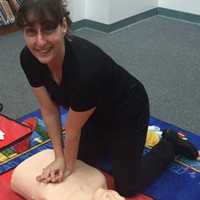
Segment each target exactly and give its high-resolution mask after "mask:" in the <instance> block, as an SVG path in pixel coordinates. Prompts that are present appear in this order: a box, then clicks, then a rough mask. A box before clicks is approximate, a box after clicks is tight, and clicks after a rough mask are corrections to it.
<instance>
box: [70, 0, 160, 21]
mask: <svg viewBox="0 0 200 200" xmlns="http://www.w3.org/2000/svg"><path fill="white" fill-rule="evenodd" d="M66 1H68V4H69V10H70V12H71V18H72V20H73V21H79V20H81V19H89V20H92V21H96V22H101V23H104V24H111V23H114V22H117V21H119V20H122V19H125V18H127V17H130V16H134V15H136V14H139V13H141V12H144V11H147V10H150V9H152V8H155V7H157V5H158V0H66Z"/></svg>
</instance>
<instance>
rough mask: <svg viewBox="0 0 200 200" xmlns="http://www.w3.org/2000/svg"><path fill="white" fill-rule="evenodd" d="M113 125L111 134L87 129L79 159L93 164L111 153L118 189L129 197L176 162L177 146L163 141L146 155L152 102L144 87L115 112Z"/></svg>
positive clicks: (130, 93) (91, 127)
mask: <svg viewBox="0 0 200 200" xmlns="http://www.w3.org/2000/svg"><path fill="white" fill-rule="evenodd" d="M112 122H113V126H112V129H111V130H109V131H106V130H99V129H98V130H97V129H95V126H92V125H91V126H87V128H85V129H83V132H82V135H81V140H80V148H79V156H78V157H79V159H81V160H83V161H85V162H87V163H88V164H91V165H93V163H94V161H95V160H96V159H98V158H99V157H100V156H102V155H104V154H107V153H110V154H111V162H112V175H113V178H114V182H115V186H116V189H117V191H118V192H119V193H120V194H121V195H123V196H125V197H128V196H132V195H134V194H136V193H138V192H141V191H142V190H143V189H144V188H145V187H146V186H148V185H149V184H150V183H152V182H153V181H154V180H155V178H157V177H158V176H159V175H160V174H161V173H162V172H163V170H164V169H166V167H167V166H168V165H169V163H170V162H171V161H173V160H174V151H173V146H172V145H171V143H169V142H168V141H164V140H162V141H160V142H159V144H158V145H156V146H155V147H154V148H153V149H152V150H151V151H150V153H148V154H147V155H145V156H143V149H144V144H145V139H146V134H147V128H148V122H149V101H148V97H147V94H146V92H145V89H144V87H143V86H142V85H140V84H139V85H138V86H136V87H133V88H130V89H129V91H128V95H127V96H126V98H125V100H124V101H123V102H121V104H120V105H118V106H117V108H116V109H115V113H114V115H113V120H112ZM102 131H103V132H102Z"/></svg>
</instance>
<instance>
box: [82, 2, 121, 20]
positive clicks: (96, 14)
mask: <svg viewBox="0 0 200 200" xmlns="http://www.w3.org/2000/svg"><path fill="white" fill-rule="evenodd" d="M123 1H124V0H123ZM109 13H110V0H85V19H90V20H92V21H96V22H101V23H104V24H107V23H109Z"/></svg>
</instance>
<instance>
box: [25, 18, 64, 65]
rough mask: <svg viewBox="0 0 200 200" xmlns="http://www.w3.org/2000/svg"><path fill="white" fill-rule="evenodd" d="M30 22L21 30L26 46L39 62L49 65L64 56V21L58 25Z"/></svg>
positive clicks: (49, 22)
mask: <svg viewBox="0 0 200 200" xmlns="http://www.w3.org/2000/svg"><path fill="white" fill-rule="evenodd" d="M32 22H33V23H29V24H27V25H26V26H25V27H24V29H23V32H24V38H25V42H26V45H27V47H28V48H29V50H30V51H31V53H32V54H33V55H34V56H35V57H36V58H37V59H38V60H39V62H41V63H43V64H47V65H51V64H52V63H55V62H56V61H57V60H58V59H61V57H62V56H64V36H65V33H66V31H67V24H66V21H65V20H63V24H59V25H57V24H56V25H55V23H53V22H51V21H44V22H43V23H42V24H40V23H38V22H37V21H36V20H35V21H34V20H32Z"/></svg>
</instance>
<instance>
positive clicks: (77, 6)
mask: <svg viewBox="0 0 200 200" xmlns="http://www.w3.org/2000/svg"><path fill="white" fill-rule="evenodd" d="M65 1H66V2H67V5H68V10H69V11H70V17H71V19H72V21H73V22H76V21H79V20H82V19H84V18H85V0H65Z"/></svg>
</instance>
